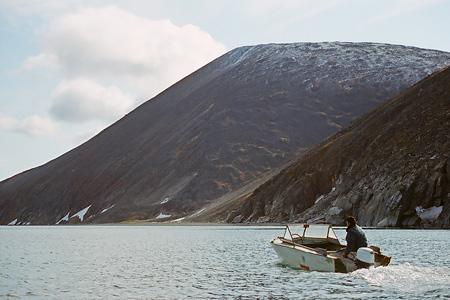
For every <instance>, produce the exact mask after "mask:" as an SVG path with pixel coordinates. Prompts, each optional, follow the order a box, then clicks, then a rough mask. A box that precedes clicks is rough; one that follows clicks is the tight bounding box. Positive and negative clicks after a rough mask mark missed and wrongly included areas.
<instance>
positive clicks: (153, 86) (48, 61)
mask: <svg viewBox="0 0 450 300" xmlns="http://www.w3.org/2000/svg"><path fill="white" fill-rule="evenodd" d="M44 36H45V38H44V45H45V51H44V53H41V54H39V55H37V56H34V57H30V58H28V59H27V60H26V61H25V62H24V66H25V67H35V66H44V65H46V66H48V67H50V68H53V69H57V70H58V71H60V72H61V74H63V76H64V77H65V78H66V79H70V78H79V77H87V78H90V79H94V78H95V79H96V80H97V81H98V80H99V79H104V78H115V79H117V78H120V79H121V80H124V79H125V80H127V84H137V85H138V88H139V89H141V90H143V91H145V92H146V93H149V92H153V93H155V92H159V91H161V90H162V88H166V87H167V86H169V85H170V84H173V83H175V82H176V81H178V80H179V79H181V78H183V77H184V76H186V75H188V74H190V73H192V72H193V71H195V70H196V69H198V68H199V67H201V66H203V65H204V64H206V63H208V62H209V61H211V60H213V59H215V58H216V57H217V56H219V55H221V54H223V53H225V51H226V47H225V46H224V45H223V44H221V43H219V42H216V41H215V40H214V39H213V38H212V37H211V36H210V35H209V34H208V33H207V32H205V31H202V30H201V29H200V28H199V27H197V26H194V25H190V24H188V25H185V26H181V27H180V26H176V25H174V24H173V23H171V21H170V20H149V19H147V18H144V17H140V16H137V15H134V14H132V13H130V12H127V11H124V10H122V9H120V8H119V7H117V6H106V7H101V8H82V9H80V10H78V11H77V12H76V13H69V14H64V15H62V16H60V17H58V18H56V19H54V20H53V21H52V22H51V24H50V25H49V27H48V30H47V31H46V34H45V35H44ZM148 96H152V95H148Z"/></svg>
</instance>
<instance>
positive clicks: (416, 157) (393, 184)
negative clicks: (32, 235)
mask: <svg viewBox="0 0 450 300" xmlns="http://www.w3.org/2000/svg"><path fill="white" fill-rule="evenodd" d="M348 215H355V216H356V217H357V219H358V222H359V223H360V224H362V225H365V226H434V227H450V68H446V69H444V70H443V71H440V72H437V73H436V74H434V75H432V76H429V77H428V78H426V79H424V80H423V81H421V82H420V83H418V84H416V85H415V86H413V87H412V88H410V89H408V90H406V91H405V92H403V93H401V94H399V95H398V96H396V97H394V98H393V99H391V100H389V101H387V102H386V103H385V104H383V105H381V106H380V107H378V108H377V109H375V110H374V111H372V112H370V113H368V114H366V115H364V116H363V117H361V118H360V119H358V120H357V121H355V122H354V123H352V124H351V125H350V126H349V127H347V128H346V129H345V130H342V131H341V132H339V133H336V134H335V135H333V136H332V137H330V138H328V139H326V140H324V141H323V142H321V143H320V144H319V145H318V146H316V147H315V148H313V149H312V150H311V151H310V152H309V153H308V154H306V155H305V156H303V157H301V158H300V159H299V160H298V161H297V162H295V163H294V164H292V165H291V166H289V167H288V168H286V169H285V170H283V171H281V172H280V173H279V174H278V175H277V176H275V177H274V178H273V179H271V180H269V181H268V182H267V183H266V184H263V185H262V186H260V187H259V188H258V189H257V190H255V192H254V193H253V194H252V195H251V196H250V197H248V198H247V199H246V200H245V202H244V203H243V204H241V206H240V207H238V208H236V210H235V212H234V214H233V215H230V216H228V219H229V221H232V220H233V219H234V220H235V221H251V222H252V221H258V220H259V221H284V222H286V221H288V222H289V221H290V222H295V221H302V222H305V221H309V222H330V223H334V224H338V225H344V220H345V216H348Z"/></svg>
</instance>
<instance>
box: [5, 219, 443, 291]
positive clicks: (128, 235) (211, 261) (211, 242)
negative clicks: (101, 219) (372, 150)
mask: <svg viewBox="0 0 450 300" xmlns="http://www.w3.org/2000/svg"><path fill="white" fill-rule="evenodd" d="M283 232H284V231H283V227H252V226H240V227H235V226H211V227H209V226H67V227H66V226H48V227H35V226H21V227H9V226H8V227H6V226H3V227H0V299H450V259H449V257H450V251H449V249H450V231H448V230H366V234H367V236H368V239H369V243H370V244H374V245H377V246H379V247H380V248H381V249H382V251H383V252H385V253H386V254H388V255H391V256H392V262H391V265H390V266H389V267H384V268H383V267H382V268H376V269H369V270H358V271H355V272H353V273H350V274H338V273H323V272H308V271H301V270H296V269H292V268H289V267H285V266H283V265H282V264H281V263H280V262H279V260H278V258H277V256H276V254H275V251H274V250H273V249H272V247H271V246H270V244H269V243H268V241H269V240H270V239H271V238H273V237H275V236H278V235H282V234H283ZM336 233H337V235H338V236H339V238H344V237H345V231H344V230H342V229H340V230H336Z"/></svg>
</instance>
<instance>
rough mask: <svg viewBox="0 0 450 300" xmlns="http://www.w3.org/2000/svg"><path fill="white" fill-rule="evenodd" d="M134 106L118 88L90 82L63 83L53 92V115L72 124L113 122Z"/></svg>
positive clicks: (130, 99) (79, 80) (83, 80)
mask: <svg viewBox="0 0 450 300" xmlns="http://www.w3.org/2000/svg"><path fill="white" fill-rule="evenodd" d="M133 105H134V101H133V99H132V97H131V96H130V95H127V94H124V93H122V91H121V90H120V89H119V88H118V87H116V86H108V87H104V86H102V85H100V84H98V83H95V82H93V81H90V80H88V79H82V78H80V79H74V80H63V81H62V82H61V83H60V84H59V85H58V86H57V87H56V89H55V90H54V92H53V103H52V106H51V108H50V113H51V114H52V115H53V116H55V117H56V118H58V119H61V120H64V121H69V122H84V121H89V120H104V121H114V120H116V119H117V118H119V117H122V116H123V115H124V114H126V113H127V112H128V111H129V110H130V109H131V108H132V107H133Z"/></svg>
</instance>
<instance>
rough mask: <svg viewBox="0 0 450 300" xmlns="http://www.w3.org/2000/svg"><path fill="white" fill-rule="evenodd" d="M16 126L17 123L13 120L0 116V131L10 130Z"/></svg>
mask: <svg viewBox="0 0 450 300" xmlns="http://www.w3.org/2000/svg"><path fill="white" fill-rule="evenodd" d="M17 125H18V121H17V120H16V119H15V118H13V117H10V116H7V115H3V114H0V130H12V129H14V128H16V127H17Z"/></svg>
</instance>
